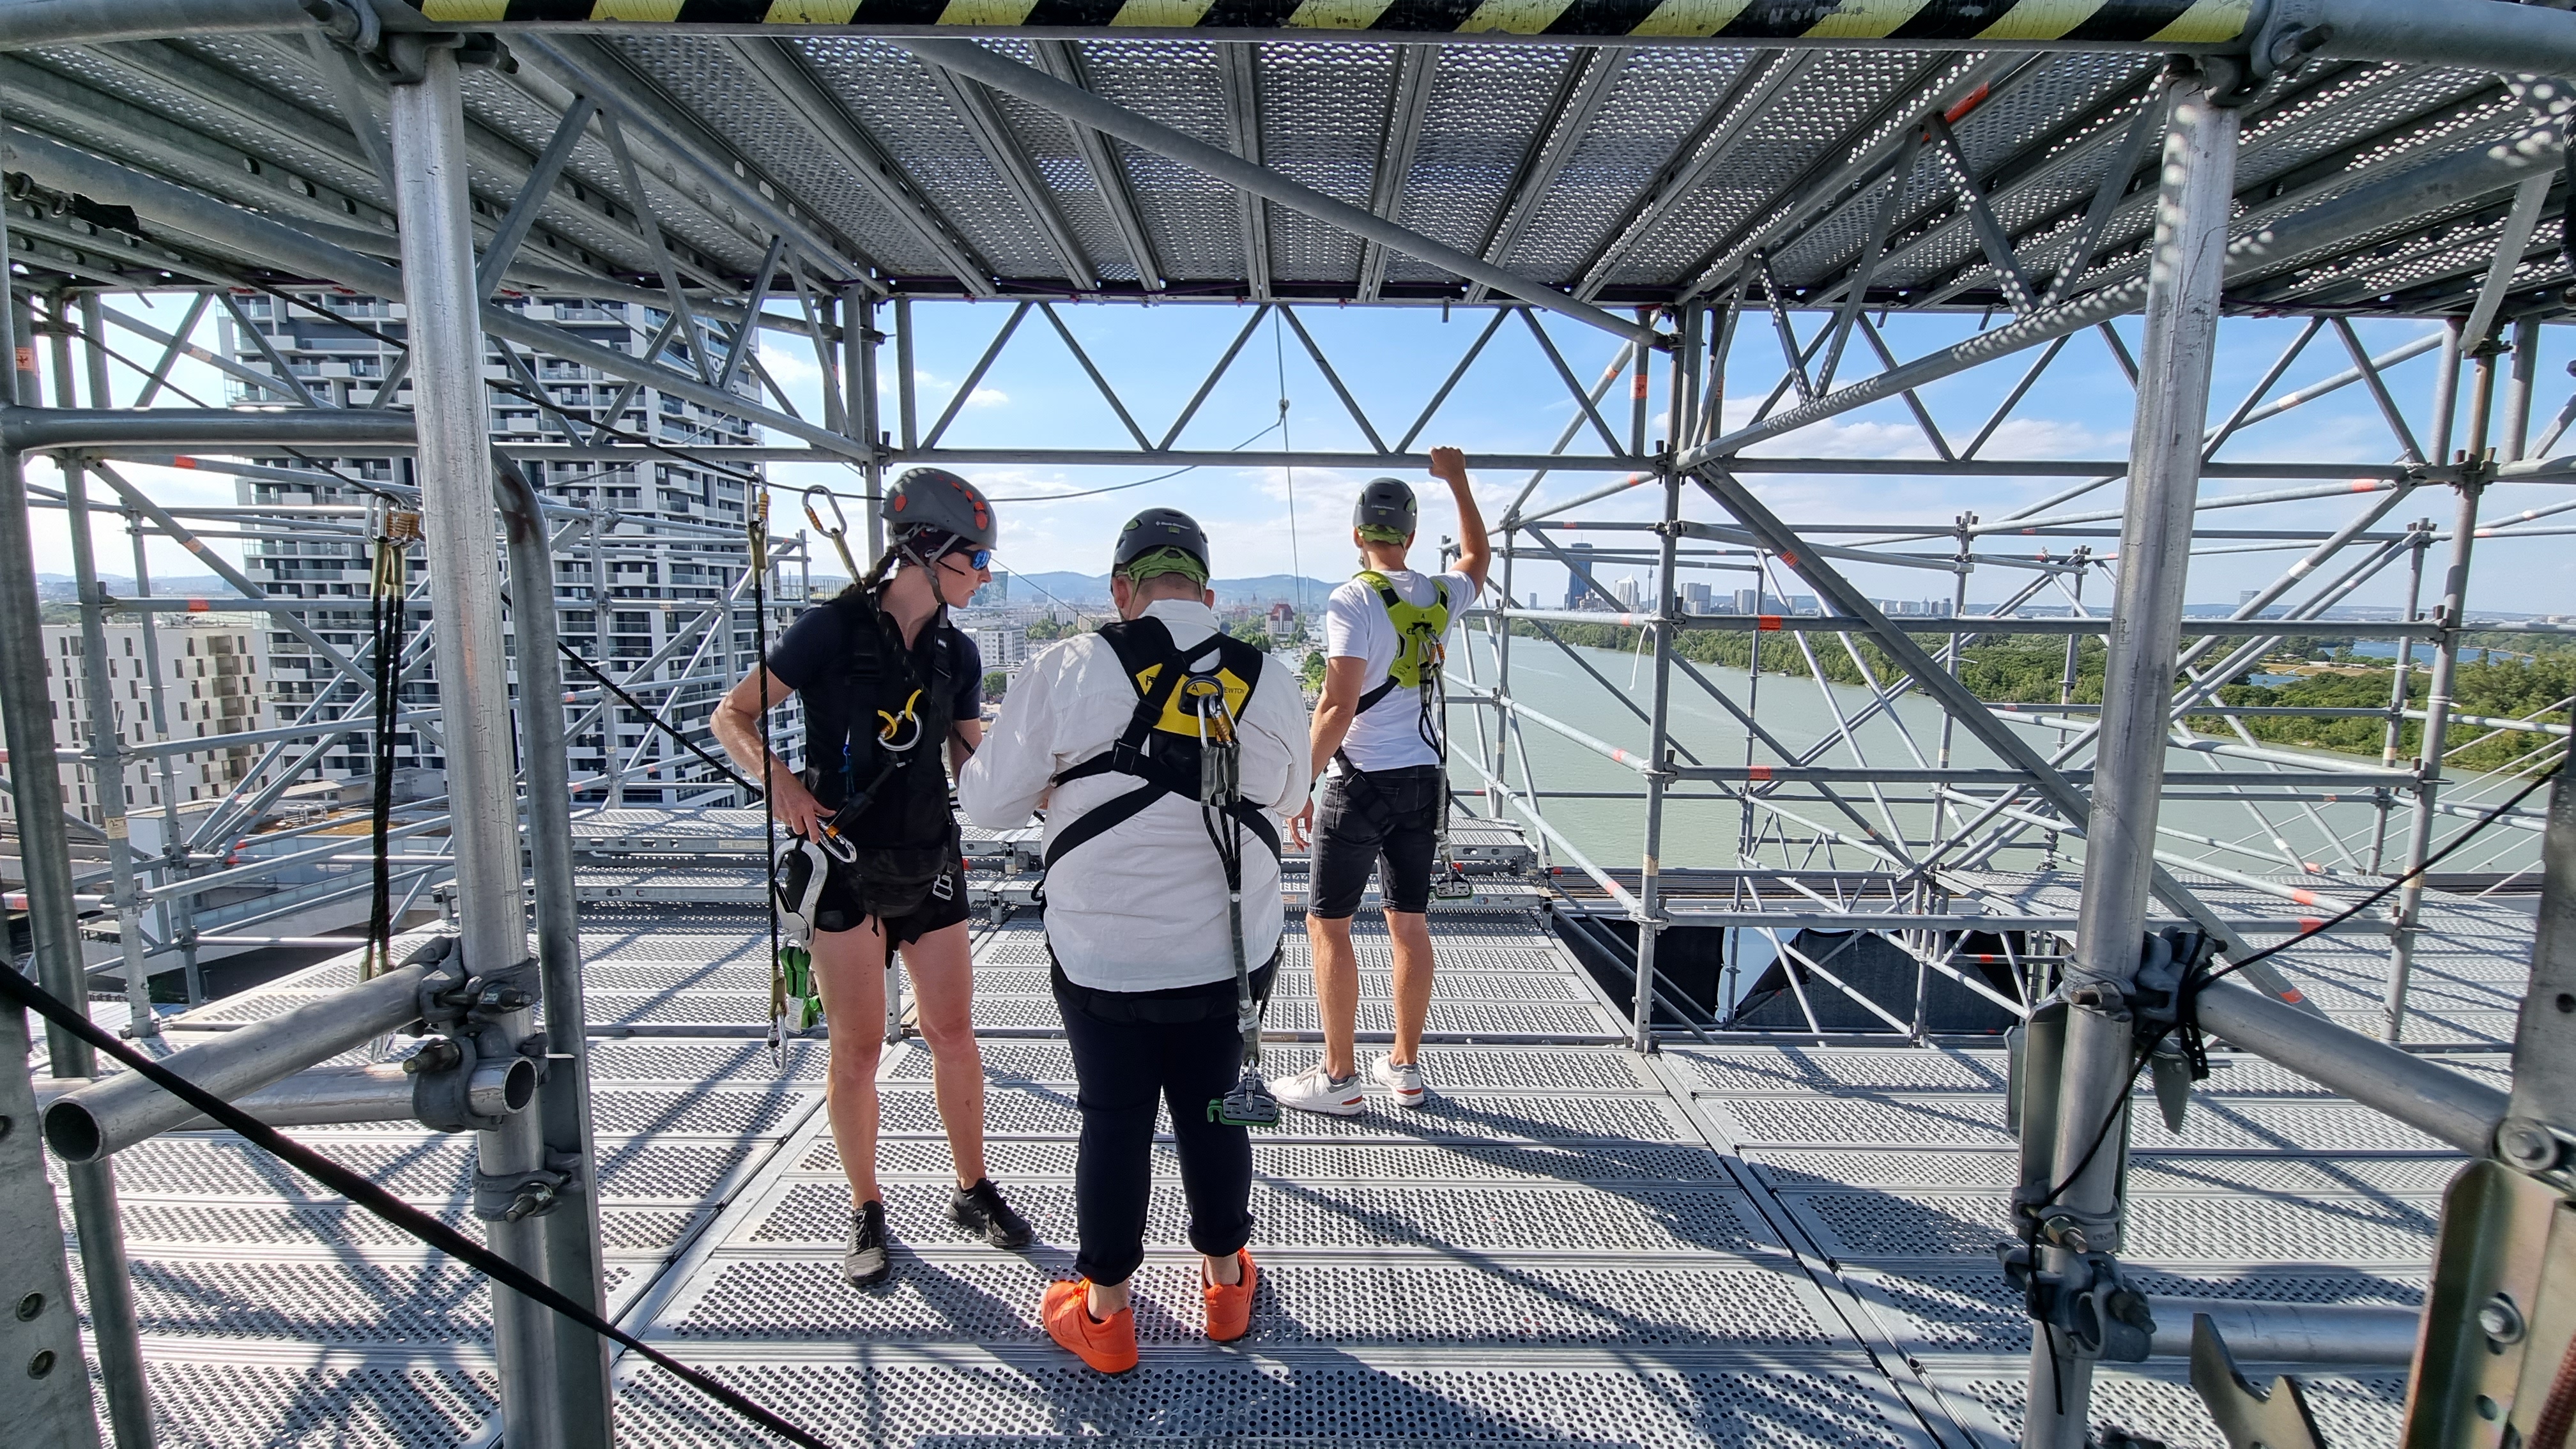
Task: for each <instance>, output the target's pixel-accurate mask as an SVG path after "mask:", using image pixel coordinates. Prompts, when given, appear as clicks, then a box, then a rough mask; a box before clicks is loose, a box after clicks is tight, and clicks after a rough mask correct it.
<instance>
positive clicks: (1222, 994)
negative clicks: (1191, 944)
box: [1055, 957, 1278, 1284]
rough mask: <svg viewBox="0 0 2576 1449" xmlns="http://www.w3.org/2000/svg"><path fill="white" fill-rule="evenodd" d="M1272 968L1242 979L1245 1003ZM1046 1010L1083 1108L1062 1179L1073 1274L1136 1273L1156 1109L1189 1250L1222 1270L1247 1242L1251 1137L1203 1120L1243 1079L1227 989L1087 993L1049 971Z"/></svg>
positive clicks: (1120, 1278) (1108, 1276)
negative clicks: (1186, 1220)
mask: <svg viewBox="0 0 2576 1449" xmlns="http://www.w3.org/2000/svg"><path fill="white" fill-rule="evenodd" d="M1277 967H1278V959H1277V958H1276V957H1273V958H1272V959H1271V960H1270V961H1269V962H1267V963H1265V964H1264V965H1263V966H1262V967H1261V969H1259V970H1257V971H1255V972H1253V973H1252V991H1253V995H1254V996H1255V997H1257V998H1259V999H1260V1000H1263V1001H1267V1000H1269V998H1270V985H1271V982H1272V980H1273V979H1274V978H1275V976H1276V972H1277ZM1055 999H1056V1005H1057V1006H1058V1007H1059V1008H1061V1009H1062V1011H1063V1012H1064V1034H1065V1039H1066V1040H1067V1041H1068V1042H1070V1043H1071V1044H1072V1047H1073V1074H1074V1079H1075V1081H1076V1082H1077V1083H1078V1084H1079V1093H1080V1095H1079V1097H1078V1101H1079V1104H1080V1106H1081V1108H1082V1150H1081V1153H1080V1155H1079V1156H1078V1157H1076V1159H1075V1161H1074V1169H1073V1194H1074V1222H1075V1226H1076V1228H1077V1230H1078V1231H1079V1234H1080V1237H1081V1248H1080V1250H1079V1251H1078V1252H1077V1253H1076V1254H1075V1256H1074V1260H1073V1266H1074V1271H1076V1272H1078V1273H1080V1274H1082V1276H1084V1277H1086V1278H1089V1279H1090V1280H1091V1281H1092V1282H1094V1283H1102V1284H1112V1283H1124V1282H1126V1281H1127V1280H1128V1279H1129V1278H1130V1277H1132V1276H1134V1274H1135V1272H1136V1269H1137V1266H1138V1265H1140V1264H1142V1263H1143V1262H1144V1261H1145V1218H1146V1212H1147V1207H1148V1204H1149V1203H1150V1201H1151V1198H1152V1192H1153V1178H1154V1155H1153V1154H1154V1108H1155V1106H1156V1105H1157V1104H1158V1103H1161V1102H1168V1103H1170V1105H1171V1109H1172V1138H1173V1145H1174V1146H1175V1147H1176V1148H1177V1149H1178V1150H1179V1153H1180V1159H1181V1190H1182V1192H1183V1193H1184V1194H1185V1195H1186V1196H1187V1197H1188V1199H1189V1204H1190V1224H1189V1238H1190V1246H1191V1247H1193V1248H1196V1249H1197V1250H1198V1251H1200V1252H1202V1253H1205V1254H1207V1255H1208V1256H1209V1257H1211V1258H1222V1257H1224V1256H1226V1255H1227V1254H1229V1253H1232V1252H1234V1251H1236V1250H1237V1249H1239V1248H1241V1247H1242V1246H1243V1245H1244V1244H1245V1243H1247V1242H1250V1241H1251V1239H1252V1137H1251V1134H1250V1133H1249V1132H1248V1131H1247V1130H1246V1129H1244V1128H1241V1127H1231V1126H1227V1125H1225V1124H1223V1123H1220V1122H1211V1121H1209V1120H1208V1103H1210V1102H1212V1101H1214V1100H1216V1099H1217V1098H1219V1097H1222V1096H1224V1095H1225V1093H1226V1089H1227V1088H1229V1087H1232V1086H1233V1085H1234V1084H1235V1081H1236V1079H1237V1078H1238V1077H1240V1076H1241V1075H1242V1071H1243V1036H1242V1034H1241V1033H1240V1032H1238V1031H1236V1030H1235V1022H1234V1012H1235V1000H1234V982H1233V980H1232V979H1231V978H1229V979H1227V980H1224V981H1216V982H1210V983H1208V984H1207V985H1204V986H1184V987H1179V988H1176V989H1174V990H1169V991H1143V992H1125V991H1094V990H1092V989H1090V988H1089V987H1085V986H1077V985H1075V984H1074V983H1073V982H1071V981H1069V980H1067V979H1066V978H1065V974H1064V970H1063V968H1062V967H1058V968H1057V969H1056V971H1055Z"/></svg>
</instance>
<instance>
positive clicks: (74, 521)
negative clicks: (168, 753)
mask: <svg viewBox="0 0 2576 1449" xmlns="http://www.w3.org/2000/svg"><path fill="white" fill-rule="evenodd" d="M67 301H68V299H67V297H66V296H65V294H64V293H63V292H62V291H60V290H57V291H55V292H54V294H53V296H52V299H51V304H50V306H49V307H48V309H47V315H48V318H49V320H50V322H51V329H50V330H51V332H52V334H53V354H54V400H55V402H56V403H57V404H58V405H60V406H66V407H68V406H73V405H75V404H74V402H73V400H74V398H76V397H77V396H78V388H77V386H76V384H75V381H74V375H73V371H72V329H71V317H70V315H69V314H70V308H69V306H68V305H67ZM56 463H57V466H59V467H60V468H61V469H62V475H63V509H64V517H65V520H66V523H67V525H68V526H69V528H70V530H71V546H72V583H73V588H74V590H75V592H76V593H77V594H78V596H79V605H78V607H79V610H80V634H81V669H80V674H81V695H82V698H83V702H84V703H85V704H86V705H87V706H88V711H87V713H88V716H89V719H88V723H89V738H88V744H89V748H88V749H87V750H85V751H83V752H82V753H83V755H84V756H85V757H86V760H85V762H86V764H87V765H88V773H89V783H90V789H91V790H92V791H93V792H95V793H96V794H97V796H98V820H99V828H100V829H102V830H104V831H106V832H107V870H108V887H107V888H108V910H109V913H110V914H111V915H113V916H114V917H115V918H116V938H117V952H118V954H119V956H120V957H122V958H123V970H124V974H125V1005H126V1010H127V1012H128V1013H129V1015H130V1017H131V1027H132V1030H133V1033H134V1035H135V1036H137V1037H153V1036H158V1035H160V1034H161V1026H160V1022H159V1021H158V1020H157V1019H156V1018H155V1017H154V1016H153V1014H152V979H151V973H150V972H149V971H147V970H146V969H145V968H144V964H143V932H142V925H143V912H142V909H141V908H140V907H139V906H138V905H137V904H136V903H135V901H136V895H137V891H136V888H135V880H134V852H133V850H132V848H131V847H130V845H129V844H128V840H129V838H130V832H129V827H128V826H127V824H126V818H125V817H126V808H125V805H126V801H125V792H126V789H127V786H126V783H125V773H126V763H125V721H124V719H123V717H122V715H121V713H120V711H119V710H118V709H117V707H116V684H115V682H114V681H113V680H111V679H110V678H109V677H108V671H109V669H110V668H111V665H110V663H109V660H108V656H107V590H106V589H104V588H102V587H101V586H100V585H99V581H98V551H97V546H96V541H95V540H94V539H93V538H92V537H91V536H90V512H89V468H88V465H87V464H86V463H85V462H84V461H83V460H82V459H81V458H80V457H79V456H77V455H74V454H66V455H63V456H61V457H59V458H57V459H56ZM120 1281H121V1280H120Z"/></svg>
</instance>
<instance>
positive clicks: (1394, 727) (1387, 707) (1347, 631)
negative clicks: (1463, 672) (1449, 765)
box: [1324, 569, 1476, 773]
mask: <svg viewBox="0 0 2576 1449" xmlns="http://www.w3.org/2000/svg"><path fill="white" fill-rule="evenodd" d="M1441 578H1443V579H1445V580H1447V582H1448V584H1449V629H1450V632H1451V633H1452V634H1453V635H1454V634H1455V633H1456V632H1457V629H1458V616H1459V615H1461V614H1463V613H1465V612H1467V607H1468V606H1469V605H1470V604H1473V603H1475V602H1476V582H1475V580H1473V579H1470V578H1468V577H1467V576H1466V575H1465V574H1462V573H1450V574H1443V575H1441ZM1386 581H1387V584H1388V585H1389V586H1390V587H1392V588H1393V589H1394V590H1395V596H1396V597H1397V598H1399V599H1402V600H1404V601H1405V602H1406V603H1408V604H1417V605H1420V604H1429V603H1432V602H1434V601H1435V598H1436V590H1435V589H1434V588H1433V584H1432V578H1431V575H1429V574H1424V573H1416V572H1414V571H1413V570H1412V569H1404V570H1401V571H1399V572H1396V573H1391V574H1388V575H1387V576H1386ZM1397 642H1398V641H1397V639H1396V636H1395V624H1394V622H1393V621H1392V620H1390V619H1388V618H1387V616H1386V602H1385V601H1384V600H1383V599H1380V598H1379V597H1378V596H1377V590H1376V589H1374V588H1371V587H1370V586H1369V585H1368V583H1367V582H1366V581H1365V580H1362V579H1352V580H1351V581H1350V582H1349V583H1346V584H1344V585H1342V586H1341V587H1340V588H1338V589H1335V590H1333V596H1332V597H1331V598H1330V599H1327V600H1325V601H1324V657H1325V658H1327V659H1364V660H1367V661H1368V670H1367V672H1366V675H1365V678H1366V681H1367V682H1366V683H1365V684H1363V685H1362V686H1361V688H1360V692H1361V693H1362V694H1363V695H1365V694H1366V693H1368V691H1370V690H1372V689H1375V688H1377V687H1378V686H1379V685H1381V684H1384V683H1385V682H1386V678H1387V672H1388V671H1389V670H1390V669H1392V668H1393V667H1394V665H1395V651H1396V646H1397ZM1432 728H1433V730H1434V731H1435V735H1436V731H1437V730H1438V729H1439V728H1440V724H1439V722H1438V721H1436V720H1435V721H1433V724H1432ZM1342 754H1343V755H1344V756H1346V757H1347V758H1348V759H1349V760H1350V762H1351V763H1352V764H1354V765H1357V766H1358V767H1360V768H1361V769H1363V770H1400V769H1402V768H1404V767H1405V766H1407V765H1436V764H1439V763H1440V751H1439V750H1437V749H1435V748H1434V747H1433V746H1432V745H1431V744H1430V743H1429V742H1428V741H1426V740H1424V739H1423V737H1422V697H1421V696H1420V695H1419V694H1418V693H1416V692H1414V691H1412V690H1409V689H1405V688H1402V687H1401V686H1399V687H1397V688H1396V689H1393V690H1390V691H1389V692H1388V693H1387V696H1386V697H1385V698H1384V699H1381V700H1379V701H1378V702H1377V707H1376V708H1375V709H1371V710H1368V711H1366V712H1364V713H1363V714H1361V715H1360V717H1359V718H1357V719H1355V720H1353V721H1351V732H1350V733H1349V734H1348V735H1347V736H1345V737H1343V740H1342ZM1335 773H1339V767H1338V766H1336V767H1335Z"/></svg>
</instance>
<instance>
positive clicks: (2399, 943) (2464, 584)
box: [2379, 338, 2497, 1042]
mask: <svg viewBox="0 0 2576 1449" xmlns="http://www.w3.org/2000/svg"><path fill="white" fill-rule="evenodd" d="M2471 351H2472V353H2473V354H2474V355H2475V357H2476V360H2477V361H2476V365H2477V373H2476V383H2475V385H2474V386H2473V387H2472V388H2471V389H2470V397H2469V446H2468V447H2467V448H2466V449H2465V450H2463V452H2462V454H2461V459H2460V481H2459V483H2458V485H2457V486H2458V488H2459V491H2460V511H2459V516H2458V518H2457V520H2456V521H2455V522H2454V523H2453V524H2452V526H2451V564H2450V567H2449V568H2448V569H2446V570H2445V571H2444V572H2443V575H2442V602H2441V603H2439V604H2437V605H2435V606H2434V619H2433V625H2434V629H2435V630H2436V634H2435V639H2434V644H2433V674H2432V678H2431V680H2430V681H2428V682H2427V684H2426V685H2425V689H2424V737H2423V743H2422V744H2421V746H2420V747H2419V748H2418V749H2417V750H2416V752H2415V814H2414V818H2412V819H2411V820H2409V821H2408V822H2407V829H2406V864H2405V877H2404V879H2405V882H2406V883H2405V884H2404V885H2401V886H2399V887H2398V888H2397V908H2396V910H2395V911H2394V912H2393V913H2392V916H2391V919H2390V922H2389V927H2388V981H2387V986H2386V988H2385V992H2384V995H2383V998H2382V1002H2381V1010H2382V1012H2383V1013H2384V1016H2383V1019H2382V1021H2381V1023H2380V1032H2379V1034H2380V1037H2381V1039H2382V1040H2385V1041H2391V1042H2393V1041H2397V1040H2399V1039H2400V1038H2402V1037H2403V1036H2404V1035H2405V1031H2406V989H2407V984H2408V980H2409V978H2410V977H2411V976H2412V975H2413V974H2414V969H2415V929H2416V920H2417V917H2418V916H2419V915H2420V914H2421V911H2422V907H2423V904H2424V876H2423V870H2424V859H2425V857H2426V856H2428V855H2430V854H2431V853H2432V849H2433V805H2434V799H2435V797H2436V796H2438V795H2439V794H2440V793H2441V790H2442V756H2443V755H2444V753H2446V750H2445V746H2446V744H2447V743H2448V740H2449V738H2450V733H2451V687H2452V684H2453V682H2454V681H2455V680H2456V679H2457V678H2458V676H2459V672H2460V615H2461V612H2462V611H2463V610H2464V609H2466V608H2467V607H2468V601H2469V556H2470V554H2471V552H2472V551H2473V550H2474V549H2475V548H2476V546H2477V540H2478V499H2479V496H2480V495H2481V494H2483V493H2484V492H2485V491H2486V481H2487V475H2488V472H2489V470H2490V468H2491V466H2492V465H2490V464H2489V463H2488V461H2487V456H2486V452H2487V415H2488V413H2489V412H2490V411H2492V409H2493V407H2494V403H2495V364H2496V352H2497V349H2496V347H2495V346H2494V345H2493V343H2492V341H2491V340H2490V339H2485V338H2481V339H2478V341H2477V344H2476V346H2474V347H2473V348H2472V349H2471Z"/></svg>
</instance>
